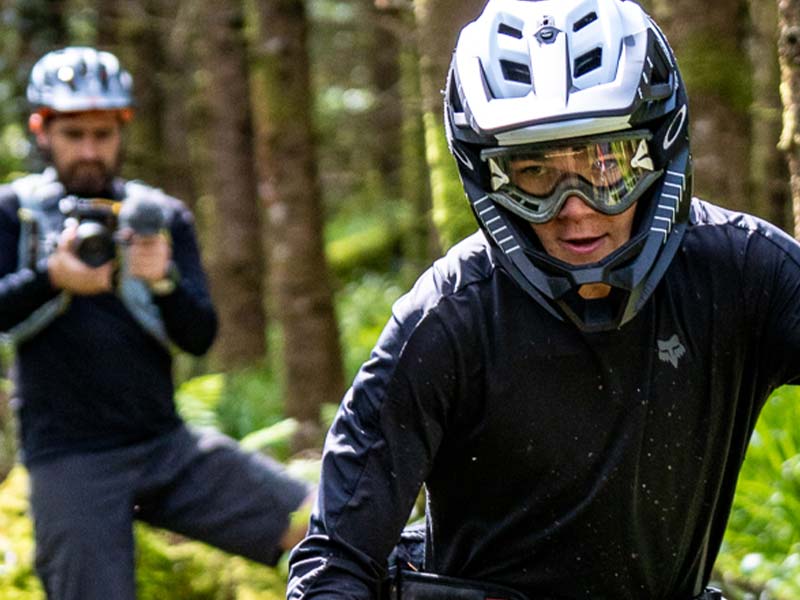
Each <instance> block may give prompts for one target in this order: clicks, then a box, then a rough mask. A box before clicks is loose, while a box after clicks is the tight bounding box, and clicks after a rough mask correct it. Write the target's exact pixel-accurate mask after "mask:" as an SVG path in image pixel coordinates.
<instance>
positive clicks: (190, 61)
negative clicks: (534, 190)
mask: <svg viewBox="0 0 800 600" xmlns="http://www.w3.org/2000/svg"><path fill="white" fill-rule="evenodd" d="M483 4H484V2H483V0H415V1H413V2H412V1H411V0H307V1H302V0H216V1H215V2H213V3H209V2H207V0H2V1H0V181H8V180H11V179H13V178H14V177H17V176H19V175H20V174H23V173H25V172H29V171H34V170H38V169H40V168H41V167H42V164H41V160H40V158H39V157H38V155H37V152H36V150H35V148H34V147H33V145H32V140H31V138H30V136H29V135H28V132H27V127H26V123H27V115H28V112H27V106H26V103H25V94H24V90H25V85H26V82H27V76H28V72H29V70H30V68H31V66H32V65H33V63H34V62H35V61H36V60H37V59H38V58H39V57H40V56H42V55H43V54H44V53H46V52H47V51H49V50H52V49H54V48H57V47H61V46H65V45H91V46H96V47H99V48H101V49H105V50H111V51H112V52H114V53H115V54H116V55H117V56H118V57H119V58H120V60H121V62H122V63H123V65H124V66H125V67H126V68H127V69H128V70H129V71H131V73H132V75H133V77H134V83H135V94H136V97H137V113H136V118H135V120H134V121H133V123H131V124H130V125H129V127H128V131H127V141H126V163H125V167H124V170H123V174H124V175H125V176H126V177H129V178H136V179H142V180H144V181H146V182H147V183H150V184H152V185H156V186H159V187H161V188H163V189H164V190H165V191H167V192H168V193H170V194H173V195H175V196H177V197H179V198H181V199H183V200H184V201H186V202H187V203H188V204H189V205H190V206H191V207H192V208H193V210H194V212H195V215H196V218H197V225H198V230H199V234H200V238H201V245H202V248H203V255H204V261H205V264H206V266H207V268H208V271H209V276H210V283H211V288H212V294H213V296H214V299H215V302H216V304H217V308H218V310H219V313H220V318H221V330H220V336H219V338H218V340H217V342H216V344H215V346H214V348H213V350H212V352H211V353H210V355H209V356H208V357H206V358H204V359H202V360H196V359H194V360H190V359H188V358H186V357H183V356H179V357H177V377H178V381H179V383H180V388H179V395H178V402H179V405H180V409H181V411H182V413H183V414H184V416H185V417H186V418H187V419H188V420H189V421H191V422H192V423H194V424H195V425H198V426H205V427H215V428H217V429H220V430H222V431H224V432H225V433H227V434H229V435H231V436H233V437H235V438H237V439H240V440H242V443H243V445H245V446H246V447H249V448H252V449H257V450H261V451H264V452H268V453H270V454H272V455H273V456H275V457H277V458H278V459H280V460H283V461H285V462H286V463H287V464H288V465H289V467H290V468H291V469H293V470H295V471H296V472H297V473H299V474H301V475H302V476H304V477H308V478H309V479H314V478H315V477H316V473H317V460H318V455H319V449H320V447H321V444H322V439H323V436H324V432H325V429H326V427H327V425H328V423H329V422H330V419H331V416H332V413H333V411H334V410H335V408H336V405H337V404H338V402H339V399H340V397H341V396H342V394H343V392H344V390H345V388H346V387H347V385H348V384H349V382H350V380H351V379H352V377H353V376H354V375H355V373H356V371H357V369H358V367H359V366H360V364H361V363H362V362H363V361H364V360H365V359H366V358H367V357H368V356H369V351H370V349H371V347H372V345H373V344H374V342H375V341H376V339H377V337H378V335H379V333H380V331H381V329H382V327H383V324H384V323H385V321H386V320H387V319H388V317H389V315H390V308H391V304H392V302H394V300H396V299H397V297H398V296H399V295H400V294H401V293H402V292H403V291H404V290H405V289H407V288H408V287H409V286H410V285H411V284H412V283H413V281H414V280H415V278H416V277H417V276H418V275H419V273H420V272H421V271H422V270H423V269H424V268H426V267H427V266H428V265H429V264H430V263H431V262H432V260H433V259H435V258H436V257H437V256H439V255H440V254H441V253H442V252H443V251H446V250H447V248H448V247H449V246H450V245H452V244H453V243H454V242H455V241H457V240H458V239H460V238H461V237H463V236H464V235H467V234H468V233H471V232H472V231H473V230H474V228H475V225H474V221H473V218H472V216H471V214H470V211H469V207H468V204H467V202H466V200H465V198H464V194H463V191H462V189H461V186H460V183H459V182H458V177H457V173H456V169H455V165H454V163H453V162H452V159H451V157H450V155H449V153H448V151H447V147H446V142H445V138H444V132H443V125H442V116H441V103H442V97H441V90H442V88H443V87H444V82H445V75H446V71H447V67H448V64H449V60H450V53H451V51H452V48H453V45H454V43H455V39H456V35H457V32H458V30H459V29H460V28H461V27H462V26H463V25H464V24H465V23H466V22H467V21H469V20H471V19H472V18H474V17H475V16H476V15H477V14H478V13H479V12H480V10H481V9H482V7H483ZM642 4H643V6H645V8H646V9H647V10H648V11H650V13H651V14H652V15H653V16H654V17H655V18H656V20H657V21H658V22H659V23H660V24H661V26H662V28H663V29H664V30H665V32H666V33H667V36H668V37H669V39H670V42H671V43H672V45H673V48H674V51H675V53H676V55H677V57H678V59H679V62H680V66H681V70H682V73H683V75H684V78H685V80H686V84H687V87H688V90H689V95H690V99H691V119H692V135H693V140H692V145H693V150H694V157H695V168H696V176H695V193H696V194H697V195H699V196H701V197H703V198H705V199H708V200H711V201H713V202H716V203H719V204H721V205H723V206H726V207H729V208H733V209H739V210H745V211H748V212H752V213H755V214H757V215H759V216H762V217H764V218H767V219H768V220H770V221H772V222H773V223H775V224H777V225H778V226H780V227H781V228H783V229H784V230H786V231H787V232H790V233H793V232H794V229H795V226H794V223H793V219H792V214H793V211H792V198H791V192H790V185H789V182H790V175H789V169H788V167H787V164H788V165H791V164H792V160H793V157H792V154H791V153H792V151H793V150H794V148H793V144H792V143H791V139H790V142H786V139H787V138H786V135H785V134H784V137H783V138H782V132H783V126H782V114H783V108H782V101H781V96H780V89H781V70H780V64H781V61H779V57H781V56H783V57H784V58H785V59H786V56H785V50H783V49H782V48H784V47H785V46H786V44H787V43H789V45H790V46H791V44H797V43H798V40H800V35H796V36H795V37H792V36H791V35H790V34H789V35H787V34H786V31H790V32H791V31H800V30H795V29H791V27H792V26H795V25H796V24H795V23H791V22H789V23H787V22H786V19H787V18H791V12H790V11H789V12H787V10H786V8H785V6H783V7H781V5H791V4H792V3H791V2H785V1H783V2H778V1H777V0H749V1H745V0H715V1H714V2H712V3H706V4H702V5H698V4H697V3H695V2H689V0H670V1H666V0H661V1H657V0H650V1H646V2H642ZM779 7H780V10H779ZM792 40H793V41H792ZM779 49H781V52H784V54H781V53H780V52H779ZM783 63H784V64H789V63H791V57H789V58H788V59H786V60H784V61H783ZM783 77H784V91H785V93H787V96H786V97H787V98H788V91H787V88H789V87H790V86H791V79H790V78H791V73H790V72H789V71H787V70H786V69H784V72H783ZM789 91H790V90H789ZM791 114H793V113H791ZM790 138H791V136H790ZM782 139H783V141H784V144H783V145H782V146H781V147H779V141H781V140H782ZM4 352H5V354H4V355H2V359H3V362H4V363H5V365H6V366H7V365H8V363H9V362H10V361H11V359H12V356H11V355H10V353H9V351H8V350H7V349H6V350H4ZM0 383H1V384H2V386H1V387H0V479H2V480H4V481H3V482H2V483H0V597H2V598H9V599H16V598H25V599H38V598H42V597H43V595H42V592H41V590H40V589H39V587H38V583H37V582H36V580H35V578H34V577H33V575H32V571H31V565H30V548H31V532H30V523H29V522H28V520H27V516H26V508H27V507H26V501H25V489H26V488H25V486H26V482H25V475H24V472H23V471H22V469H21V468H20V467H19V466H17V465H16V460H15V449H14V420H13V408H12V407H13V390H12V389H11V386H10V384H9V382H8V381H7V380H0ZM797 423H800V393H798V392H797V390H796V389H795V388H788V387H787V388H783V389H781V390H779V391H778V392H776V394H775V395H774V396H773V398H772V399H771V400H770V403H769V405H768V407H767V409H766V411H765V413H764V416H763V418H762V421H761V423H760V425H759V429H758V432H757V434H756V436H755V437H754V440H753V443H752V444H751V449H750V451H749V453H748V457H747V462H746V464H745V468H744V470H743V472H742V477H741V480H740V485H739V488H738V493H737V500H736V506H735V508H734V513H733V515H732V518H731V522H730V527H729V531H728V534H727V536H726V543H725V548H724V549H723V554H722V555H721V556H720V558H719V560H718V562H717V571H716V574H717V579H718V581H719V583H720V584H721V585H723V586H724V587H725V589H726V593H727V594H728V596H729V598H731V599H744V598H748V599H752V600H755V599H759V600H767V599H770V598H774V599H781V600H790V599H794V600H796V599H797V598H800V430H799V428H798V427H797V425H796V424H797ZM415 517H419V515H413V516H412V518H415ZM137 536H138V540H139V543H138V546H139V557H138V560H139V565H140V568H139V575H138V577H139V586H140V595H141V597H142V598H187V599H193V598H214V599H222V598H225V599H227V598H230V599H241V600H247V599H250V598H254V599H255V598H282V597H283V585H284V584H285V580H284V578H285V566H284V565H282V566H280V567H279V568H278V569H276V570H270V569H265V568H264V567H254V566H253V565H250V564H248V563H246V561H244V560H242V559H235V558H230V557H227V556H224V555H222V554H221V553H218V552H216V551H213V550H210V549H208V548H205V547H202V546H200V545H199V544H196V543H190V542H187V541H186V540H182V539H180V538H177V537H176V536H171V535H167V534H163V533H160V532H155V531H152V530H149V529H147V528H141V529H140V530H139V531H138V532H137Z"/></svg>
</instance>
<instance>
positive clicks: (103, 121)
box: [37, 111, 122, 196]
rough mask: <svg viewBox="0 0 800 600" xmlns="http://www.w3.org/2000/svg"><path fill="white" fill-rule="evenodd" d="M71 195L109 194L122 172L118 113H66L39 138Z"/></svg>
mask: <svg viewBox="0 0 800 600" xmlns="http://www.w3.org/2000/svg"><path fill="white" fill-rule="evenodd" d="M37 141H38V143H39V145H40V146H41V147H42V148H43V149H45V150H46V151H47V152H48V153H49V154H50V157H51V160H52V162H53V165H54V166H55V168H56V171H57V172H58V175H59V179H60V181H61V183H63V184H64V187H65V188H66V189H67V191H68V192H70V193H73V194H77V195H80V196H97V195H101V194H103V193H105V192H107V191H108V189H109V185H110V183H111V180H112V179H113V177H114V176H115V175H116V174H117V172H118V168H119V159H120V150H121V147H122V125H121V124H120V120H119V116H118V115H117V113H116V112H114V111H93V112H82V113H62V114H59V115H57V116H55V117H53V118H51V119H49V120H48V122H47V124H46V125H45V126H44V127H43V128H42V130H41V131H40V132H39V133H38V134H37Z"/></svg>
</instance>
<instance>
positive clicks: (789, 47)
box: [778, 0, 800, 240]
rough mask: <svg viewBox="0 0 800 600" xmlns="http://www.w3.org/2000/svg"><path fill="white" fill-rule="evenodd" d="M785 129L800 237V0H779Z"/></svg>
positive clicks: (783, 136)
mask: <svg viewBox="0 0 800 600" xmlns="http://www.w3.org/2000/svg"><path fill="white" fill-rule="evenodd" d="M778 30H779V35H778V56H779V60H780V66H781V100H782V102H783V131H782V132H781V140H780V149H781V150H782V151H783V152H784V153H785V154H786V160H787V164H788V165H789V176H790V185H791V191H792V207H793V213H794V237H795V238H796V239H798V240H800V124H798V120H800V1H798V0H778Z"/></svg>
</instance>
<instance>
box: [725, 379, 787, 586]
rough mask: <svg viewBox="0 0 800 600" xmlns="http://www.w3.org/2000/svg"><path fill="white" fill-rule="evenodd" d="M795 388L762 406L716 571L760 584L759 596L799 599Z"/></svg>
mask: <svg viewBox="0 0 800 600" xmlns="http://www.w3.org/2000/svg"><path fill="white" fill-rule="evenodd" d="M797 423H800V387H798V386H786V387H783V388H780V389H779V390H777V391H776V392H775V393H774V394H773V395H772V396H771V397H770V399H769V401H768V403H767V405H766V407H765V408H764V410H763V412H762V415H761V418H760V420H759V423H758V425H757V427H756V431H755V433H754V434H753V437H752V440H751V442H750V447H749V449H748V451H747V456H746V458H745V461H744V465H743V466H742V470H741V472H740V475H739V482H738V487H737V489H736V498H735V500H734V505H733V510H732V512H731V516H730V520H729V522H728V529H727V532H726V534H725V540H724V543H723V547H722V551H721V553H720V556H719V558H718V560H717V563H716V567H717V570H718V571H720V572H722V574H723V580H724V579H731V580H734V581H748V582H750V584H751V586H752V585H756V586H758V587H759V588H761V587H763V588H764V590H765V591H764V593H763V595H762V596H761V600H770V599H773V600H794V599H796V598H800V429H798V427H797V426H796V425H797Z"/></svg>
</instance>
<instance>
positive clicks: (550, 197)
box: [481, 132, 661, 223]
mask: <svg viewBox="0 0 800 600" xmlns="http://www.w3.org/2000/svg"><path fill="white" fill-rule="evenodd" d="M649 139H650V134H649V133H647V132H633V133H627V134H622V135H617V136H605V137H603V138H591V139H586V140H584V141H582V142H580V143H574V142H573V143H570V144H564V145H552V144H548V145H542V144H537V145H530V146H516V147H504V148H490V149H485V150H483V151H482V152H481V158H482V159H483V160H484V161H486V162H487V163H488V166H489V172H490V175H491V192H490V194H489V195H490V197H491V198H493V199H494V200H495V201H496V202H498V203H499V204H502V205H503V206H505V207H506V208H508V209H509V210H511V211H512V212H514V213H516V214H517V215H519V216H520V217H522V218H523V219H526V220H527V221H530V222H532V223H545V222H547V221H549V220H551V219H552V218H554V217H555V216H556V215H557V214H558V213H559V211H560V210H561V207H562V206H563V205H564V202H566V200H567V198H569V197H570V196H578V197H580V198H581V199H582V200H583V201H584V202H586V204H588V205H589V206H591V207H592V208H593V209H595V210H597V211H599V212H601V213H603V214H606V215H616V214H619V213H621V212H624V211H625V210H627V209H628V208H630V207H631V206H632V205H633V204H634V202H636V200H638V199H639V197H640V196H641V195H642V193H643V192H644V191H645V190H646V189H647V188H648V187H650V185H651V184H652V183H653V181H655V180H656V179H658V177H659V176H660V175H661V171H656V170H655V168H654V165H653V159H652V158H651V157H650V150H649V146H648V142H649Z"/></svg>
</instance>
